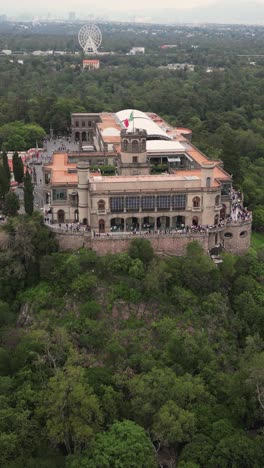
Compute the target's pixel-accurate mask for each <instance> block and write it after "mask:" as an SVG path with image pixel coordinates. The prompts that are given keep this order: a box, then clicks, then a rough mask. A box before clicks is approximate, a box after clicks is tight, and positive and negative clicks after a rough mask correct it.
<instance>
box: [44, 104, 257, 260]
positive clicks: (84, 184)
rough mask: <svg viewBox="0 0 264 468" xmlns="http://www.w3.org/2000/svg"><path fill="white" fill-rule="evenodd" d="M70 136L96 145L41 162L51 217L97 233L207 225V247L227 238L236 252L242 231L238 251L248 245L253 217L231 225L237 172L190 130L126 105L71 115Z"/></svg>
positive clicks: (155, 230) (180, 228)
mask: <svg viewBox="0 0 264 468" xmlns="http://www.w3.org/2000/svg"><path fill="white" fill-rule="evenodd" d="M72 136H73V138H75V139H78V140H79V141H80V144H81V145H83V146H84V145H85V144H86V143H87V142H89V144H90V146H91V148H92V150H91V151H90V152H89V153H87V152H86V153H85V151H81V152H79V154H78V155H75V156H74V154H63V153H56V154H54V155H53V161H52V164H49V165H45V166H44V169H43V170H44V180H45V191H46V192H47V193H49V194H50V205H51V211H52V217H53V222H54V223H72V222H76V221H79V222H81V223H82V224H83V225H87V226H89V229H90V230H91V231H92V232H94V233H98V234H100V235H104V234H105V235H106V234H115V233H132V232H133V233H137V232H141V231H144V230H145V231H148V232H150V233H151V232H153V233H154V232H157V231H160V230H161V231H163V230H165V231H168V232H171V231H172V230H175V231H177V230H182V232H183V233H184V232H185V230H186V228H187V227H188V228H189V227H190V228H191V227H192V228H193V229H196V228H197V229H200V228H204V229H205V230H206V232H207V235H208V238H209V237H210V241H209V243H208V245H210V247H213V246H214V245H219V244H221V243H222V244H224V241H225V243H226V245H227V244H228V245H230V248H229V250H230V251H232V248H233V247H232V239H233V238H234V242H235V239H236V238H237V236H238V237H239V236H240V234H241V233H242V236H240V237H241V238H240V244H241V243H243V242H244V244H245V245H244V247H243V246H242V247H241V248H240V250H241V251H243V248H244V250H246V249H247V248H248V242H249V237H250V229H251V222H248V223H246V224H247V226H246V227H245V225H244V226H242V227H241V226H240V224H239V223H238V222H237V221H238V220H237V221H236V222H237V224H236V225H234V226H233V227H232V226H231V224H232V223H229V225H228V226H227V224H226V220H227V218H229V219H231V216H232V178H231V176H230V175H229V174H228V173H227V172H225V170H224V169H223V167H222V162H221V161H214V160H210V159H208V158H207V157H206V156H205V155H204V154H203V153H202V152H201V151H199V150H198V149H197V148H196V147H195V146H194V145H193V144H192V143H191V131H190V130H189V129H182V128H173V127H171V126H170V125H168V124H167V123H166V122H165V121H164V120H163V119H162V118H160V117H159V116H157V115H156V114H153V113H143V112H140V111H136V110H131V109H128V110H124V111H120V112H118V113H116V114H109V113H101V114H88V113H87V114H72ZM93 158H96V160H97V161H99V159H100V158H101V159H102V160H103V162H104V166H106V165H107V166H114V167H115V173H114V174H112V175H106V174H104V173H103V171H102V170H100V164H99V162H98V163H97V167H96V168H95V166H96V164H93V163H92V160H93ZM91 163H92V164H91ZM106 163H107V164H106ZM244 224H245V223H244ZM239 226H240V227H239ZM188 228H187V229H188ZM232 229H233V231H232ZM234 229H235V231H234ZM239 229H240V230H239ZM226 234H228V235H227V236H226ZM243 239H244V241H243ZM234 250H235V247H234Z"/></svg>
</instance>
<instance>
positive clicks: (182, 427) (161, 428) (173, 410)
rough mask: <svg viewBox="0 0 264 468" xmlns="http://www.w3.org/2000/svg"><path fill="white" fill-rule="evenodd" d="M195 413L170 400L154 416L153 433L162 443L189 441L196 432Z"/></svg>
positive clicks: (173, 443)
mask: <svg viewBox="0 0 264 468" xmlns="http://www.w3.org/2000/svg"><path fill="white" fill-rule="evenodd" d="M195 430H196V428H195V415H194V414H193V413H191V412H190V411H186V410H184V409H182V408H179V406H178V405H177V404H176V403H174V402H173V401H171V400H169V401H167V402H166V403H165V405H163V406H162V407H161V408H160V410H159V411H158V413H157V414H156V415H155V416H154V423H153V428H152V431H153V434H154V437H155V438H156V439H158V440H159V441H160V442H161V443H162V445H167V446H171V445H172V446H175V445H176V444H179V443H183V442H189V441H190V440H191V439H192V436H193V434H194V433H195Z"/></svg>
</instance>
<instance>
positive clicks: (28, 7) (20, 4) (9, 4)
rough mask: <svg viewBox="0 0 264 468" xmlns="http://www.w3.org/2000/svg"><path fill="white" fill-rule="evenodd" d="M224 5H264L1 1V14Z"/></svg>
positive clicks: (195, 0) (186, 0) (171, 0)
mask: <svg viewBox="0 0 264 468" xmlns="http://www.w3.org/2000/svg"><path fill="white" fill-rule="evenodd" d="M215 3H216V4H218V5H219V4H224V5H226V8H227V10H228V5H229V4H234V3H235V5H238V8H239V7H240V6H241V8H243V3H247V4H252V6H253V5H256V3H259V4H261V5H264V0H160V1H158V0H132V1H127V0H56V1H54V0H38V1H36V0H8V1H5V2H4V0H0V14H1V13H7V14H21V13H23V12H24V13H29V12H31V13H32V14H34V13H35V12H36V13H37V12H39V13H48V12H50V13H51V14H52V13H56V14H57V15H60V16H65V17H66V16H67V15H68V12H69V11H74V12H76V14H77V15H78V17H79V18H81V16H82V14H83V15H84V16H87V14H89V13H93V12H94V13H95V14H96V13H97V12H98V11H101V12H103V11H107V12H108V13H111V11H113V12H115V13H116V12H117V11H123V12H124V11H130V12H131V11H138V12H140V10H154V9H166V8H175V9H181V10H186V9H192V8H193V7H194V8H197V7H198V8H199V7H205V6H209V5H213V4H215Z"/></svg>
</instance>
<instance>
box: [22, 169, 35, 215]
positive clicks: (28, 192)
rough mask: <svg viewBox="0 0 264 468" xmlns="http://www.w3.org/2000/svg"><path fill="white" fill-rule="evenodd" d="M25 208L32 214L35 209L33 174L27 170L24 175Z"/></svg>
mask: <svg viewBox="0 0 264 468" xmlns="http://www.w3.org/2000/svg"><path fill="white" fill-rule="evenodd" d="M23 190H24V208H25V212H26V213H27V214H28V215H32V213H33V210H34V194H33V191H34V186H33V184H32V180H31V176H30V174H29V172H28V170H27V172H26V174H25V177H24V189H23Z"/></svg>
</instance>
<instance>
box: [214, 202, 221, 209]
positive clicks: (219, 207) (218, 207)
mask: <svg viewBox="0 0 264 468" xmlns="http://www.w3.org/2000/svg"><path fill="white" fill-rule="evenodd" d="M221 209H222V203H220V204H219V205H215V207H214V210H215V211H220V210H221Z"/></svg>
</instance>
